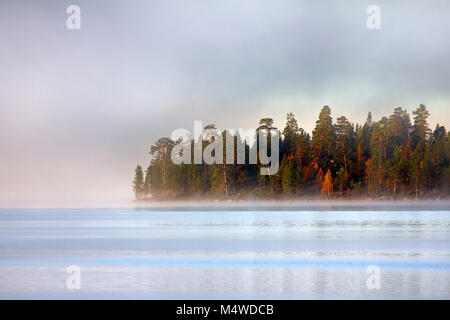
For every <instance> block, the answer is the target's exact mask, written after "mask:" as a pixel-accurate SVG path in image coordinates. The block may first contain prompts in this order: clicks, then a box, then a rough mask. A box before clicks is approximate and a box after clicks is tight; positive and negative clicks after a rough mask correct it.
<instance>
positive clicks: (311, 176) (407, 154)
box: [133, 104, 450, 200]
mask: <svg viewBox="0 0 450 320" xmlns="http://www.w3.org/2000/svg"><path fill="white" fill-rule="evenodd" d="M429 115H430V114H429V112H428V110H427V108H426V106H425V105H423V104H421V105H420V106H419V107H418V108H417V109H416V110H415V111H413V121H412V122H411V118H410V115H409V114H408V112H407V111H406V110H404V109H402V108H400V107H398V108H395V109H394V111H393V113H392V114H391V115H390V116H389V117H382V118H381V119H380V120H379V121H374V120H373V119H372V114H371V113H370V112H369V114H368V116H367V120H366V122H365V123H364V124H363V125H359V124H356V125H355V124H353V123H350V122H349V120H348V119H347V118H346V117H345V116H341V117H339V118H337V119H336V122H335V123H334V122H333V119H332V117H331V110H330V108H329V107H328V106H324V107H323V108H322V110H321V112H320V114H319V118H318V120H317V121H316V125H315V128H314V130H313V132H312V136H310V134H309V133H307V132H305V130H304V129H302V128H301V127H300V126H299V124H298V122H297V120H296V119H295V116H294V114H292V113H288V114H287V119H286V125H285V127H284V129H283V131H282V132H281V135H279V137H280V141H279V143H280V144H279V145H280V153H279V156H280V161H281V163H280V166H279V170H278V172H277V173H276V174H275V175H266V176H265V175H261V174H260V171H259V167H260V164H238V163H237V162H236V160H235V162H234V164H226V163H225V161H224V163H223V164H212V165H207V164H205V163H202V164H184V163H183V164H180V165H176V164H174V163H173V162H172V161H171V151H172V148H173V147H174V145H175V144H176V141H173V140H171V139H170V138H167V137H163V138H160V139H159V140H157V141H156V142H155V143H154V144H153V145H152V146H151V147H150V155H151V159H150V163H149V165H148V166H147V168H146V170H145V173H144V170H143V168H142V167H141V166H140V165H137V167H136V169H135V177H134V180H133V190H134V193H135V196H136V199H138V200H143V199H155V200H156V199H158V200H167V199H249V198H264V199H281V198H290V199H295V198H318V197H323V198H355V199H358V198H367V199H380V198H381V199H382V198H385V199H411V198H415V199H419V198H428V199H429V198H432V199H443V198H448V195H449V191H450V167H449V164H450V133H448V132H447V131H446V129H445V127H444V126H440V125H439V124H438V125H436V127H435V129H434V130H431V129H430V128H429V124H428V122H427V119H428V117H429ZM205 128H215V126H214V125H213V124H209V125H208V126H206V127H205ZM262 129H265V130H272V129H276V130H278V129H277V128H275V127H274V122H273V119H271V118H263V119H261V120H260V122H259V126H258V130H262ZM223 135H225V132H223ZM234 139H241V137H239V135H238V134H237V135H236V136H235V137H234ZM241 141H242V140H241ZM208 143H209V142H207V141H204V142H203V146H205V145H207V144H208ZM244 143H245V148H246V149H247V150H248V148H249V147H250V146H248V144H247V143H246V142H244ZM234 152H236V150H234ZM223 156H224V158H225V157H226V149H225V148H224V151H223ZM234 159H236V157H235V158H234ZM246 163H248V162H246Z"/></svg>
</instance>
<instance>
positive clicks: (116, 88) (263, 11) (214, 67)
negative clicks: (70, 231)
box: [0, 0, 450, 207]
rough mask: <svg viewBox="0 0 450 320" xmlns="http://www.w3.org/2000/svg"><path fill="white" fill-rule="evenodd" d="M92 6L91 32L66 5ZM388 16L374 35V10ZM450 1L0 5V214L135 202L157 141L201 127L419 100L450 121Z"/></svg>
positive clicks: (410, 105) (435, 118)
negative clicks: (139, 176)
mask: <svg viewBox="0 0 450 320" xmlns="http://www.w3.org/2000/svg"><path fill="white" fill-rule="evenodd" d="M71 4H76V5H79V6H80V8H81V30H68V29H67V28H66V19H67V17H68V15H67V14H66V8H67V7H68V6H69V5H71ZM373 4H375V5H378V6H379V7H380V9H381V30H368V29H367V27H366V19H367V17H368V15H367V14H366V8H367V6H369V5H373ZM449 12H450V3H449V2H448V1H445V0H431V1H424V0H418V1H386V0H383V1H357V0H353V1H352V0H349V1H336V2H331V1H294V0H281V1H280V0H278V1H275V0H248V1H241V0H217V1H207V0H191V1H180V0H164V1H162V0H160V1H151V0H149V1H144V0H140V1H138V0H129V1H117V0H116V1H101V0H97V1H86V0H77V1H75V0H73V1H45V0H42V1H12V0H2V1H1V2H0V43H1V50H0V150H1V151H0V207H20V206H39V205H44V204H55V205H59V204H65V203H70V204H74V203H75V204H80V205H84V204H86V205H89V204H95V203H109V202H111V203H112V202H117V200H120V201H128V200H131V199H132V198H133V194H132V188H131V180H132V177H133V172H134V168H135V166H136V164H137V163H141V164H142V165H144V166H146V165H147V163H148V161H149V155H148V152H149V146H150V145H151V144H152V143H153V142H154V141H155V139H157V138H159V137H162V136H170V134H171V132H172V131H173V130H174V129H176V128H187V129H189V130H193V121H194V120H201V121H203V122H204V123H215V124H216V125H217V126H218V127H219V128H221V129H225V128H230V129H233V128H243V129H248V128H252V127H255V126H256V125H257V122H258V120H259V119H260V118H262V117H272V118H274V119H275V122H276V126H278V127H280V128H282V127H284V123H285V116H286V113H287V112H293V113H294V114H295V115H296V118H297V120H298V122H299V125H300V126H301V127H303V128H305V129H306V130H307V131H308V132H311V130H312V128H313V126H314V123H315V121H316V119H317V116H318V114H319V111H320V109H321V108H322V106H324V105H329V106H330V107H331V110H332V115H333V118H334V119H336V118H337V117H339V116H340V115H345V116H347V118H349V120H350V121H352V122H358V123H363V122H364V120H365V118H366V115H367V113H368V112H369V111H371V112H372V113H373V116H374V119H375V120H378V119H379V118H380V117H381V116H385V115H386V116H388V115H389V114H390V113H392V110H393V109H394V108H395V107H397V106H401V107H403V108H406V109H407V110H408V111H409V112H410V113H411V112H412V111H413V110H414V109H415V108H416V107H417V106H418V105H419V104H420V103H424V104H426V105H427V107H428V109H429V110H430V112H431V117H430V120H429V122H430V127H431V128H433V129H434V127H435V125H436V123H437V122H439V123H440V124H441V125H445V126H446V127H447V129H449V127H450V115H449V112H448V110H449V107H450V90H449V79H450V63H449V57H450V41H449V40H448V39H449V34H450V20H449V19H448V17H449Z"/></svg>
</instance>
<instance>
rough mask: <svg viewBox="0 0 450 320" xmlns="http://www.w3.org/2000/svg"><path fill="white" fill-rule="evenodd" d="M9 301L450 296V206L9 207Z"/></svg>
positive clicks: (2, 230) (4, 289)
mask: <svg viewBox="0 0 450 320" xmlns="http://www.w3.org/2000/svg"><path fill="white" fill-rule="evenodd" d="M71 265H76V266H79V267H80V272H81V273H80V275H81V277H80V280H81V282H80V289H79V290H77V289H73V290H70V289H68V287H67V285H66V281H67V279H68V277H69V276H70V274H68V273H67V267H68V266H71ZM369 266H376V268H379V269H377V270H379V280H380V281H379V284H380V287H379V289H377V288H373V287H372V288H369V287H368V286H367V281H368V279H369V277H372V278H371V280H370V281H374V280H373V279H374V278H373V277H374V276H377V274H369V273H368V272H367V271H368V270H367V269H368V267H369ZM370 281H369V282H370ZM375 282H376V281H375ZM371 283H373V282H371ZM0 298H3V299H9V298H45V299H48V298H50V299H53V298H69V299H71V298H87V299H91V298H101V299H102V298H113V299H114V298H125V299H127V298H131V299H140V298H144V299H165V298H169V299H173V298H174V299H197V298H198V299H216V298H217V299H221V298H236V299H240V298H254V299H303V298H306V299H329V298H343V299H353V298H356V299H366V298H367V299H379V298H386V299H398V298H407V299H429V298H436V299H450V210H449V209H448V208H443V209H442V208H441V209H433V211H425V210H422V209H420V210H418V209H417V208H415V209H414V210H398V209H396V210H384V211H383V210H379V209H377V210H373V211H371V210H370V208H369V209H367V208H365V209H364V210H359V209H355V208H353V209H351V210H347V209H346V208H340V209H339V210H334V209H333V208H331V209H327V210H320V209H317V208H313V209H311V210H309V209H305V208H303V209H301V210H297V209H296V208H291V209H289V210H278V211H277V210H275V209H274V208H270V207H269V208H265V209H263V210H252V209H246V210H244V211H242V210H236V209H233V208H226V207H224V208H215V209H214V210H208V209H206V210H205V209H199V210H197V209H195V208H191V209H189V210H185V209H180V208H179V207H178V208H177V207H174V208H170V207H165V208H164V209H163V210H159V209H152V210H151V209H142V208H141V209H137V208H136V209H123V208H122V209H95V210H94V209H61V210H59V209H45V210H44V209H42V210H32V209H29V210H18V209H14V210H0Z"/></svg>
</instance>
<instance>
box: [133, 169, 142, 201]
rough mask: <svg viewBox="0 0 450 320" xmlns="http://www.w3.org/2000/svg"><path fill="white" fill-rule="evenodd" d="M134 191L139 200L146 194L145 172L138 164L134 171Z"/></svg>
mask: <svg viewBox="0 0 450 320" xmlns="http://www.w3.org/2000/svg"><path fill="white" fill-rule="evenodd" d="M134 172H135V173H134V180H133V190H134V195H135V197H136V199H137V200H140V199H142V197H143V194H144V172H143V171H142V167H141V166H140V165H139V164H138V165H137V166H136V170H135V171H134Z"/></svg>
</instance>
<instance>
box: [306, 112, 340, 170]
mask: <svg viewBox="0 0 450 320" xmlns="http://www.w3.org/2000/svg"><path fill="white" fill-rule="evenodd" d="M335 145H336V134H335V128H334V126H333V120H332V118H331V110H330V108H329V107H328V106H324V107H323V108H322V110H321V111H320V114H319V119H318V120H317V121H316V127H315V128H314V131H313V135H312V141H311V148H312V150H311V152H312V157H313V162H315V163H316V164H317V166H318V167H320V168H324V169H330V168H331V160H332V159H333V154H334V153H335Z"/></svg>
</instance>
